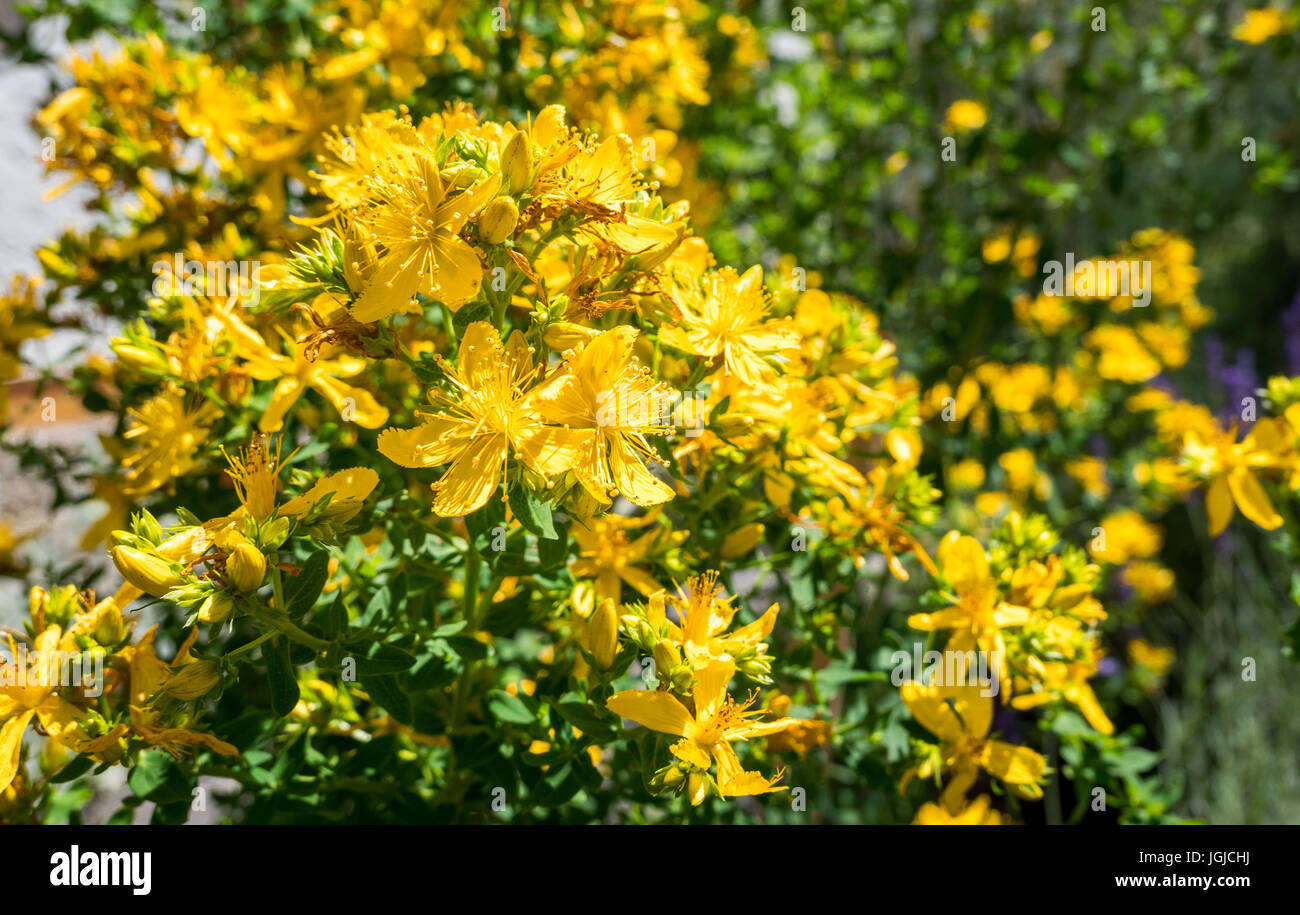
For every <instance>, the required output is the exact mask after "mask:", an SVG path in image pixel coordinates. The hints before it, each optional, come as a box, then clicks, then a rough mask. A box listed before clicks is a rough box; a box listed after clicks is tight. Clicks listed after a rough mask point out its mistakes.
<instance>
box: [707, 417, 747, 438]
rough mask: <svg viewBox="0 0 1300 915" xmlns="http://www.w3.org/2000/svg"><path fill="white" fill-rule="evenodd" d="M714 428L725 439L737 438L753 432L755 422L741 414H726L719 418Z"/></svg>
mask: <svg viewBox="0 0 1300 915" xmlns="http://www.w3.org/2000/svg"><path fill="white" fill-rule="evenodd" d="M714 428H716V429H717V430H718V434H719V435H721V436H722V437H723V438H735V437H737V436H740V435H748V434H749V433H750V432H751V431H753V428H754V421H753V420H752V419H750V418H749V417H748V416H744V415H742V414H740V413H724V414H722V415H721V416H719V417H718V419H717V422H716V423H715V424H714Z"/></svg>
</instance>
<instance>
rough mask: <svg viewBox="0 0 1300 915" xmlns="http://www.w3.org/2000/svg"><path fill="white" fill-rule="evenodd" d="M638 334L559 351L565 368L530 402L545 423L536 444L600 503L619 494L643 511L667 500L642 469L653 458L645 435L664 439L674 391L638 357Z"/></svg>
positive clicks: (617, 333)
mask: <svg viewBox="0 0 1300 915" xmlns="http://www.w3.org/2000/svg"><path fill="white" fill-rule="evenodd" d="M637 333H638V332H637V330H636V328H634V327H629V326H627V325H623V326H621V327H616V328H614V329H613V330H608V331H605V332H604V333H602V334H600V335H599V336H597V337H595V338H593V339H592V340H591V341H590V342H589V343H586V344H585V345H583V346H581V347H579V348H575V349H571V350H568V351H567V352H565V354H564V366H563V368H561V369H560V371H558V372H556V373H555V374H554V375H553V376H551V377H550V378H548V379H546V380H545V381H543V382H542V383H541V384H540V385H538V387H537V389H536V390H535V391H534V392H533V398H532V402H533V403H534V404H535V405H536V409H537V412H538V413H539V414H540V415H541V417H542V418H543V419H544V420H546V421H547V422H548V423H552V424H554V425H549V426H546V427H544V429H543V430H542V432H541V434H540V436H539V441H538V445H539V447H540V446H544V447H545V448H546V450H547V453H548V454H552V455H554V458H555V460H556V461H559V462H561V463H562V464H563V466H564V467H565V469H571V470H572V471H573V473H574V475H575V476H576V477H577V478H578V482H580V483H581V484H582V486H583V488H584V489H585V490H586V491H587V492H588V493H589V494H590V495H591V497H592V498H594V499H595V500H596V501H597V502H600V503H601V504H604V505H608V504H610V503H611V502H612V501H613V497H614V496H615V495H622V496H624V497H625V498H627V499H628V500H629V501H631V502H634V503H635V504H637V505H640V506H642V507H645V508H648V507H650V506H652V505H658V504H660V503H662V502H667V501H668V500H669V499H671V498H672V497H673V490H672V487H670V486H668V485H667V484H666V483H663V482H661V481H660V480H658V479H656V478H655V476H654V474H652V473H651V472H650V470H649V469H648V468H647V467H646V464H645V462H646V461H647V460H652V461H653V460H657V457H656V455H655V452H654V450H653V449H652V448H651V447H650V444H649V442H647V441H646V438H645V437H646V436H647V435H667V434H669V433H671V432H672V431H673V427H672V426H671V425H670V424H669V422H668V420H667V415H668V412H669V408H670V407H671V405H672V402H673V400H674V399H675V398H676V396H677V394H676V392H675V391H673V390H672V389H671V388H669V387H668V386H667V385H665V384H663V383H661V382H658V381H656V380H655V379H654V378H653V376H651V374H650V371H649V370H648V369H647V368H646V367H645V366H643V365H641V363H639V362H638V361H637V360H636V357H635V356H634V355H633V354H632V348H633V346H634V345H635V343H636V339H637Z"/></svg>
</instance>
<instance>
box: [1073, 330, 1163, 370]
mask: <svg viewBox="0 0 1300 915" xmlns="http://www.w3.org/2000/svg"><path fill="white" fill-rule="evenodd" d="M1083 345H1084V346H1086V347H1088V348H1089V349H1091V350H1094V351H1095V352H1097V354H1098V356H1099V358H1098V360H1097V373H1098V374H1099V375H1101V377H1102V378H1106V379H1109V380H1112V381H1123V382H1125V383H1127V384H1141V383H1142V382H1144V381H1150V380H1151V379H1152V378H1154V377H1155V376H1157V375H1159V374H1160V370H1161V368H1162V366H1161V365H1160V360H1159V359H1157V358H1156V357H1155V356H1153V355H1151V352H1150V350H1148V349H1147V348H1146V347H1145V346H1143V345H1142V341H1141V339H1140V338H1139V337H1138V335H1137V332H1136V331H1134V330H1133V329H1132V328H1131V327H1125V326H1123V325H1120V324H1103V325H1101V326H1100V327H1095V328H1093V329H1092V330H1090V331H1089V332H1088V333H1087V334H1085V335H1084V337H1083Z"/></svg>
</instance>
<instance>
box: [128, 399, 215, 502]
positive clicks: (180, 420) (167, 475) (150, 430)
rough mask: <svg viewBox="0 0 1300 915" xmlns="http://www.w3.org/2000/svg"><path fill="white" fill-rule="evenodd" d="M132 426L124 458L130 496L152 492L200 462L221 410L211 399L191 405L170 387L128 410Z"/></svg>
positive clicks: (129, 429)
mask: <svg viewBox="0 0 1300 915" xmlns="http://www.w3.org/2000/svg"><path fill="white" fill-rule="evenodd" d="M127 415H128V416H129V417H130V420H131V425H130V428H128V429H127V430H126V432H124V433H123V435H122V437H123V438H124V439H126V441H127V442H128V444H129V445H130V446H131V449H130V451H129V453H128V454H127V455H126V456H125V457H123V458H122V466H123V468H125V470H126V479H125V486H124V487H123V489H124V491H125V492H126V493H127V494H128V495H129V496H139V495H144V494H145V493H148V492H152V491H153V490H155V489H158V488H160V487H162V486H165V485H166V484H167V483H168V482H169V481H171V480H173V479H176V478H177V477H182V476H184V475H185V474H187V473H189V472H191V471H192V470H194V468H195V467H197V466H198V462H199V458H200V457H201V455H202V446H203V443H204V442H206V441H207V438H208V432H209V429H208V427H209V425H210V424H211V423H212V421H213V420H215V419H216V418H217V417H218V416H220V415H221V411H220V410H219V409H217V407H216V406H214V405H213V404H210V403H203V404H201V405H199V406H198V407H197V408H195V409H191V408H190V407H189V406H188V405H187V404H186V400H185V394H184V392H182V391H181V390H180V389H179V388H176V387H168V388H166V389H164V390H163V391H161V392H160V393H158V394H156V395H155V396H154V397H152V398H150V399H149V400H147V401H145V403H144V404H142V405H141V406H140V407H139V408H135V407H132V408H131V409H129V410H128V411H127Z"/></svg>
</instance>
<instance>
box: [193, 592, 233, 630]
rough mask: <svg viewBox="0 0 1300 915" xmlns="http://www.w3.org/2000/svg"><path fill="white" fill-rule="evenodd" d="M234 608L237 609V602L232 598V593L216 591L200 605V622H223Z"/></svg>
mask: <svg viewBox="0 0 1300 915" xmlns="http://www.w3.org/2000/svg"><path fill="white" fill-rule="evenodd" d="M233 609H235V602H234V601H233V600H231V599H230V595H229V594H222V593H221V592H220V591H216V592H214V593H212V594H209V595H208V596H207V597H206V598H205V599H204V601H203V603H202V604H200V605H199V622H200V623H208V624H210V625H216V624H217V623H223V622H225V620H226V617H228V616H230V611H231V610H233Z"/></svg>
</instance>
